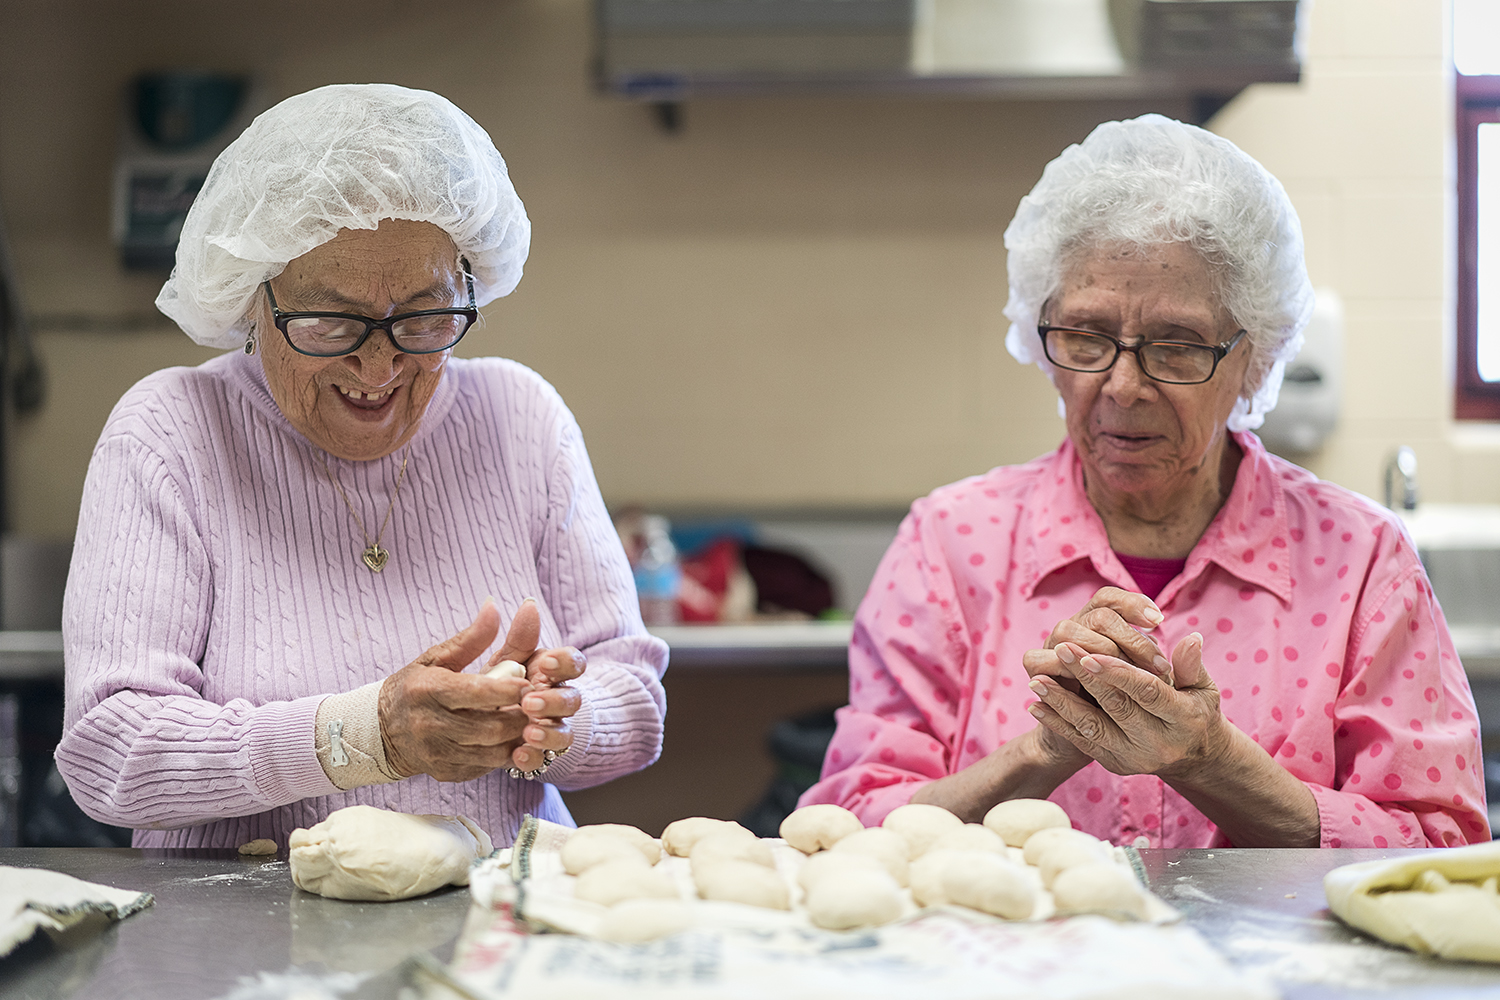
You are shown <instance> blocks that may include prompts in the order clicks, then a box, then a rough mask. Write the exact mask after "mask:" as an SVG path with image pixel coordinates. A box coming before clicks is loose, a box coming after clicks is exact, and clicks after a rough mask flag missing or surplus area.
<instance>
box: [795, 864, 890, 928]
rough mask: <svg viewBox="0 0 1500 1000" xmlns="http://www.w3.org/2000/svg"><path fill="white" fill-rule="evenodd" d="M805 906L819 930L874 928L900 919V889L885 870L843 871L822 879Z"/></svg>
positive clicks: (815, 885) (849, 869)
mask: <svg viewBox="0 0 1500 1000" xmlns="http://www.w3.org/2000/svg"><path fill="white" fill-rule="evenodd" d="M805 905H806V907H807V916H808V919H809V920H811V921H812V922H813V923H814V924H816V925H817V926H819V927H826V928H827V929H829V930H833V931H843V930H849V929H850V928H853V927H874V926H877V925H879V924H888V923H890V922H891V921H892V920H895V919H896V918H897V917H899V916H901V887H900V886H898V885H897V884H896V880H895V879H893V878H891V877H890V876H889V875H888V874H886V873H885V872H884V871H882V870H874V869H865V870H861V869H858V868H844V869H842V870H840V871H830V872H829V873H828V874H827V876H826V877H824V878H822V879H819V880H818V881H817V882H816V883H815V884H814V887H813V889H812V891H811V892H809V893H808V894H807V899H806V901H805Z"/></svg>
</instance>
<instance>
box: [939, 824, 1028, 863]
mask: <svg viewBox="0 0 1500 1000" xmlns="http://www.w3.org/2000/svg"><path fill="white" fill-rule="evenodd" d="M927 850H928V851H929V852H930V851H989V852H990V853H991V854H999V855H1001V856H1005V855H1007V854H1008V853H1009V852H1008V851H1007V850H1006V844H1005V841H1004V840H1003V839H1002V838H1001V836H1000V835H999V834H998V833H996V832H995V831H994V830H991V829H990V828H989V827H987V826H983V825H981V824H979V823H965V824H964V825H963V826H961V827H959V828H958V829H956V830H949V831H948V832H947V833H945V834H943V835H942V836H941V837H939V838H938V839H937V840H934V841H933V842H932V846H931V847H929V848H927Z"/></svg>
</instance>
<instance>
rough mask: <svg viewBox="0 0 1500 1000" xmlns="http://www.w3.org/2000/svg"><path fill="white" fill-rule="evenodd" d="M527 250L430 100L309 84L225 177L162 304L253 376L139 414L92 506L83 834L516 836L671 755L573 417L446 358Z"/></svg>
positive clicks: (73, 663)
mask: <svg viewBox="0 0 1500 1000" xmlns="http://www.w3.org/2000/svg"><path fill="white" fill-rule="evenodd" d="M529 239H530V226H529V223H528V221H527V218H526V214H525V210H524V208H523V207H522V205H521V202H520V200H519V199H518V198H517V196H516V193H515V190H514V188H513V187H512V186H511V183H510V179H509V177H508V174H507V172H506V168H505V163H504V161H503V160H502V159H501V158H500V154H499V153H498V152H496V150H495V147H494V145H493V143H491V141H490V139H489V136H488V135H486V134H485V132H484V131H483V129H481V128H480V127H479V126H478V125H477V124H475V123H474V121H473V120H472V119H470V118H469V117H468V116H467V115H465V114H464V113H463V112H462V111H460V110H459V109H458V108H456V107H454V106H453V105H452V104H451V103H449V102H448V101H446V100H444V99H443V98H441V97H439V96H437V95H436V94H431V93H427V92H424V91H413V90H407V89H405V88H401V87H394V86H385V85H370V86H338V87H325V88H322V89H319V90H315V91H311V92H309V93H306V94H302V95H300V96H297V97H294V98H291V99H289V100H287V101H284V102H282V103H281V104H279V105H277V106H276V107H275V108H273V109H271V110H270V111H268V112H266V113H265V114H264V115H262V116H261V117H260V118H258V119H256V121H255V123H254V124H253V125H251V126H250V128H249V129H247V130H246V132H245V134H244V135H242V136H241V137H240V138H239V139H238V140H236V142H235V143H234V144H233V145H231V146H230V147H229V148H228V149H227V150H226V151H225V152H224V153H223V155H222V156H220V157H219V160H218V162H216V163H215V165H214V167H213V170H212V172H211V173H210V175H209V178H208V180H207V182H206V183H205V185H204V187H203V190H202V191H201V192H200V193H199V195H198V198H197V200H196V201H195V203H194V205H193V208H192V211H191V213H190V214H189V216H188V219H187V222H186V224H185V226H184V229H183V233H182V238H181V242H180V245H179V249H178V254H177V266H176V269H175V270H174V272H173V274H172V277H171V279H170V280H169V281H168V282H167V284H166V286H165V287H164V288H163V289H162V292H161V295H160V297H159V298H158V299H157V304H158V305H159V306H160V308H161V309H162V310H163V311H164V312H165V313H167V315H169V316H171V317H172V318H173V319H174V320H176V321H177V322H178V324H179V325H180V326H181V327H182V328H183V329H184V330H185V331H186V332H187V333H188V334H189V336H191V337H192V338H193V339H194V340H196V341H198V342H199V343H202V344H208V345H212V346H216V347H224V348H236V350H234V351H233V353H230V354H226V355H224V356H221V357H219V358H216V359H214V360H212V361H210V362H208V363H206V364H204V365H201V366H199V367H197V368H191V369H183V368H178V369H169V370H167V371H162V372H158V373H157V374H155V375H153V376H151V377H149V378H147V379H145V380H143V381H142V382H140V383H139V384H138V385H136V386H135V387H134V388H132V389H131V390H130V391H129V392H128V393H127V394H126V395H125V397H124V398H123V399H122V400H121V401H120V403H119V404H118V405H117V406H116V407H115V410H114V412H113V413H112V414H111V416H110V419H109V422H108V424H107V425H106V427H105V429H104V433H103V435H102V436H101V437H100V440H99V444H98V446H97V447H96V449H95V451H94V456H93V460H92V461H91V463H90V466H89V473H88V479H87V482H86V485H85V490H84V498H83V507H82V515H81V518H80V523H79V527H78V535H77V541H76V544H75V547H74V558H73V565H72V569H71V572H70V574H69V578H68V590H67V598H66V607H65V612H64V624H63V631H64V639H65V643H66V659H67V711H66V721H65V732H64V736H63V740H62V743H61V745H60V746H59V747H58V750H57V763H58V767H59V770H60V771H61V773H62V774H63V776H64V777H65V778H66V779H67V782H68V785H69V788H70V790H71V791H72V793H73V796H74V798H75V799H76V800H77V802H78V803H79V805H80V806H81V807H82V808H83V809H84V811H86V812H87V813H89V814H90V815H91V816H93V817H95V818H96V819H99V820H102V821H104V822H108V823H114V824H119V825H123V826H130V827H134V828H136V834H135V837H134V842H135V844H136V845H137V846H157V847H161V846H172V847H232V846H235V845H238V844H241V843H243V842H245V841H248V840H251V839H255V838H262V837H266V838H271V839H273V840H275V841H277V842H278V843H281V844H283V845H284V844H285V843H286V838H287V835H288V834H289V833H290V832H291V830H293V829H294V828H296V827H299V826H310V825H312V824H313V823H316V822H317V821H319V820H320V819H322V818H323V817H325V816H326V815H327V814H328V813H329V812H331V811H332V810H334V809H337V808H339V807H342V806H346V805H352V804H356V803H364V804H368V805H374V806H379V807H383V808H388V809H395V810H400V811H404V812H412V813H445V814H452V813H460V814H464V815H467V816H469V817H471V818H472V819H474V820H475V821H477V822H478V823H479V825H480V826H482V827H483V828H484V829H485V830H486V831H488V832H489V834H490V835H491V836H492V837H493V838H494V839H495V840H496V841H505V840H508V839H509V838H511V837H512V836H513V835H514V833H515V830H516V828H517V827H518V825H519V823H520V820H521V818H522V816H523V815H524V814H526V813H531V814H534V815H537V816H540V817H543V818H547V819H551V820H554V821H556V822H561V823H571V820H570V819H569V817H568V812H567V809H566V807H565V806H564V805H563V802H562V799H561V797H560V795H559V794H558V789H559V788H562V789H568V788H580V787H585V786H588V785H593V784H598V783H600V782H603V781H607V780H609V779H611V778H614V777H618V776H619V775H622V774H627V773H629V772H631V771H635V770H638V769H639V768H641V767H644V766H645V765H647V764H649V763H650V762H651V761H653V760H654V759H655V758H656V756H657V754H658V753H659V752H660V748H661V738H662V723H663V718H664V715H665V711H666V704H665V698H664V696H663V692H662V688H661V683H660V676H661V673H662V672H663V670H665V668H666V661H667V650H666V647H665V645H664V644H663V643H662V642H660V641H659V640H657V639H655V638H652V637H651V636H650V635H648V634H647V633H646V631H645V629H644V627H643V626H642V624H641V619H640V614H639V610H638V605H637V602H636V597H635V590H634V586H633V584H632V581H631V575H630V569H629V566H628V565H627V563H626V560H625V555H624V552H623V551H622V549H621V547H620V543H619V540H618V538H617V537H616V535H615V533H614V530H613V528H612V527H611V525H610V521H609V518H608V516H607V514H606V511H605V508H604V504H603V502H602V499H601V497H600V495H599V490H598V487H597V485H596V484H595V481H594V477H593V473H592V470H591V468H590V465H589V459H588V455H587V453H586V452H585V450H584V446H583V440H582V438H581V436H580V434H579V430H578V426H577V424H576V423H575V422H574V420H573V417H572V415H571V414H570V413H569V412H568V409H567V407H566V406H564V405H563V402H562V400H561V399H559V398H558V395H557V393H556V392H555V391H554V390H553V389H552V388H551V386H549V385H548V384H547V383H546V382H544V381H543V380H542V379H541V378H540V377H538V376H537V375H536V374H535V373H533V372H531V371H529V370H528V369H526V368H524V367H522V366H521V365H519V364H516V363H514V362H511V361H504V360H500V359H495V358H485V359H477V360H471V361H464V360H460V359H457V358H453V357H452V356H451V355H452V350H453V347H454V346H455V345H456V344H457V343H458V341H459V339H460V338H461V337H462V336H463V335H464V333H465V331H466V330H468V328H469V327H470V325H471V324H473V323H474V322H475V320H476V319H477V317H478V312H477V307H478V306H479V305H482V304H484V303H486V302H489V301H491V300H493V299H495V298H497V297H498V296H502V295H505V294H507V293H509V292H510V291H511V289H513V288H514V287H515V285H516V283H517V282H518V281H519V280H520V277H521V266H522V264H523V262H524V261H525V258H526V253H527V248H528V245H529ZM476 608H478V613H477V615H476V613H475V609H476ZM424 650H425V652H424ZM506 660H508V661H513V662H518V663H519V664H520V665H521V667H519V668H511V667H508V666H507V668H506V669H505V670H498V671H496V673H497V676H487V674H488V673H489V668H491V667H496V666H499V665H501V664H502V661H506ZM585 668H586V669H585ZM538 779H540V780H538Z"/></svg>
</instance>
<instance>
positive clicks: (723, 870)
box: [693, 861, 792, 910]
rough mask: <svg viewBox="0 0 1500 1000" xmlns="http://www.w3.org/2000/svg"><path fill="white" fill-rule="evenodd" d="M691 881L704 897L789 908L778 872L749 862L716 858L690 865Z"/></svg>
mask: <svg viewBox="0 0 1500 1000" xmlns="http://www.w3.org/2000/svg"><path fill="white" fill-rule="evenodd" d="M693 884H694V885H696V886H697V887H698V895H700V896H702V897H703V898H704V899H717V900H721V901H723V902H726V903H744V904H745V905H747V906H762V907H765V908H766V909H768V910H790V909H791V908H792V898H791V897H792V894H791V892H790V890H788V889H787V884H786V881H785V880H784V879H783V878H782V877H781V873H780V872H777V871H775V870H774V869H771V868H766V867H764V866H763V865H758V864H756V863H755V862H753V861H718V862H715V863H714V864H709V865H694V866H693Z"/></svg>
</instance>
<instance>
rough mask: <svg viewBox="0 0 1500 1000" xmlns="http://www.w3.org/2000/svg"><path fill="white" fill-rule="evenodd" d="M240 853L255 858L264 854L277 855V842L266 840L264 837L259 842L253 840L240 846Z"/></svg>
mask: <svg viewBox="0 0 1500 1000" xmlns="http://www.w3.org/2000/svg"><path fill="white" fill-rule="evenodd" d="M240 853H241V854H248V855H251V856H255V857H258V856H260V855H262V854H275V853H276V841H274V840H266V839H265V838H264V837H262V838H261V839H259V840H251V841H248V842H246V843H243V844H241V845H240Z"/></svg>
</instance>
